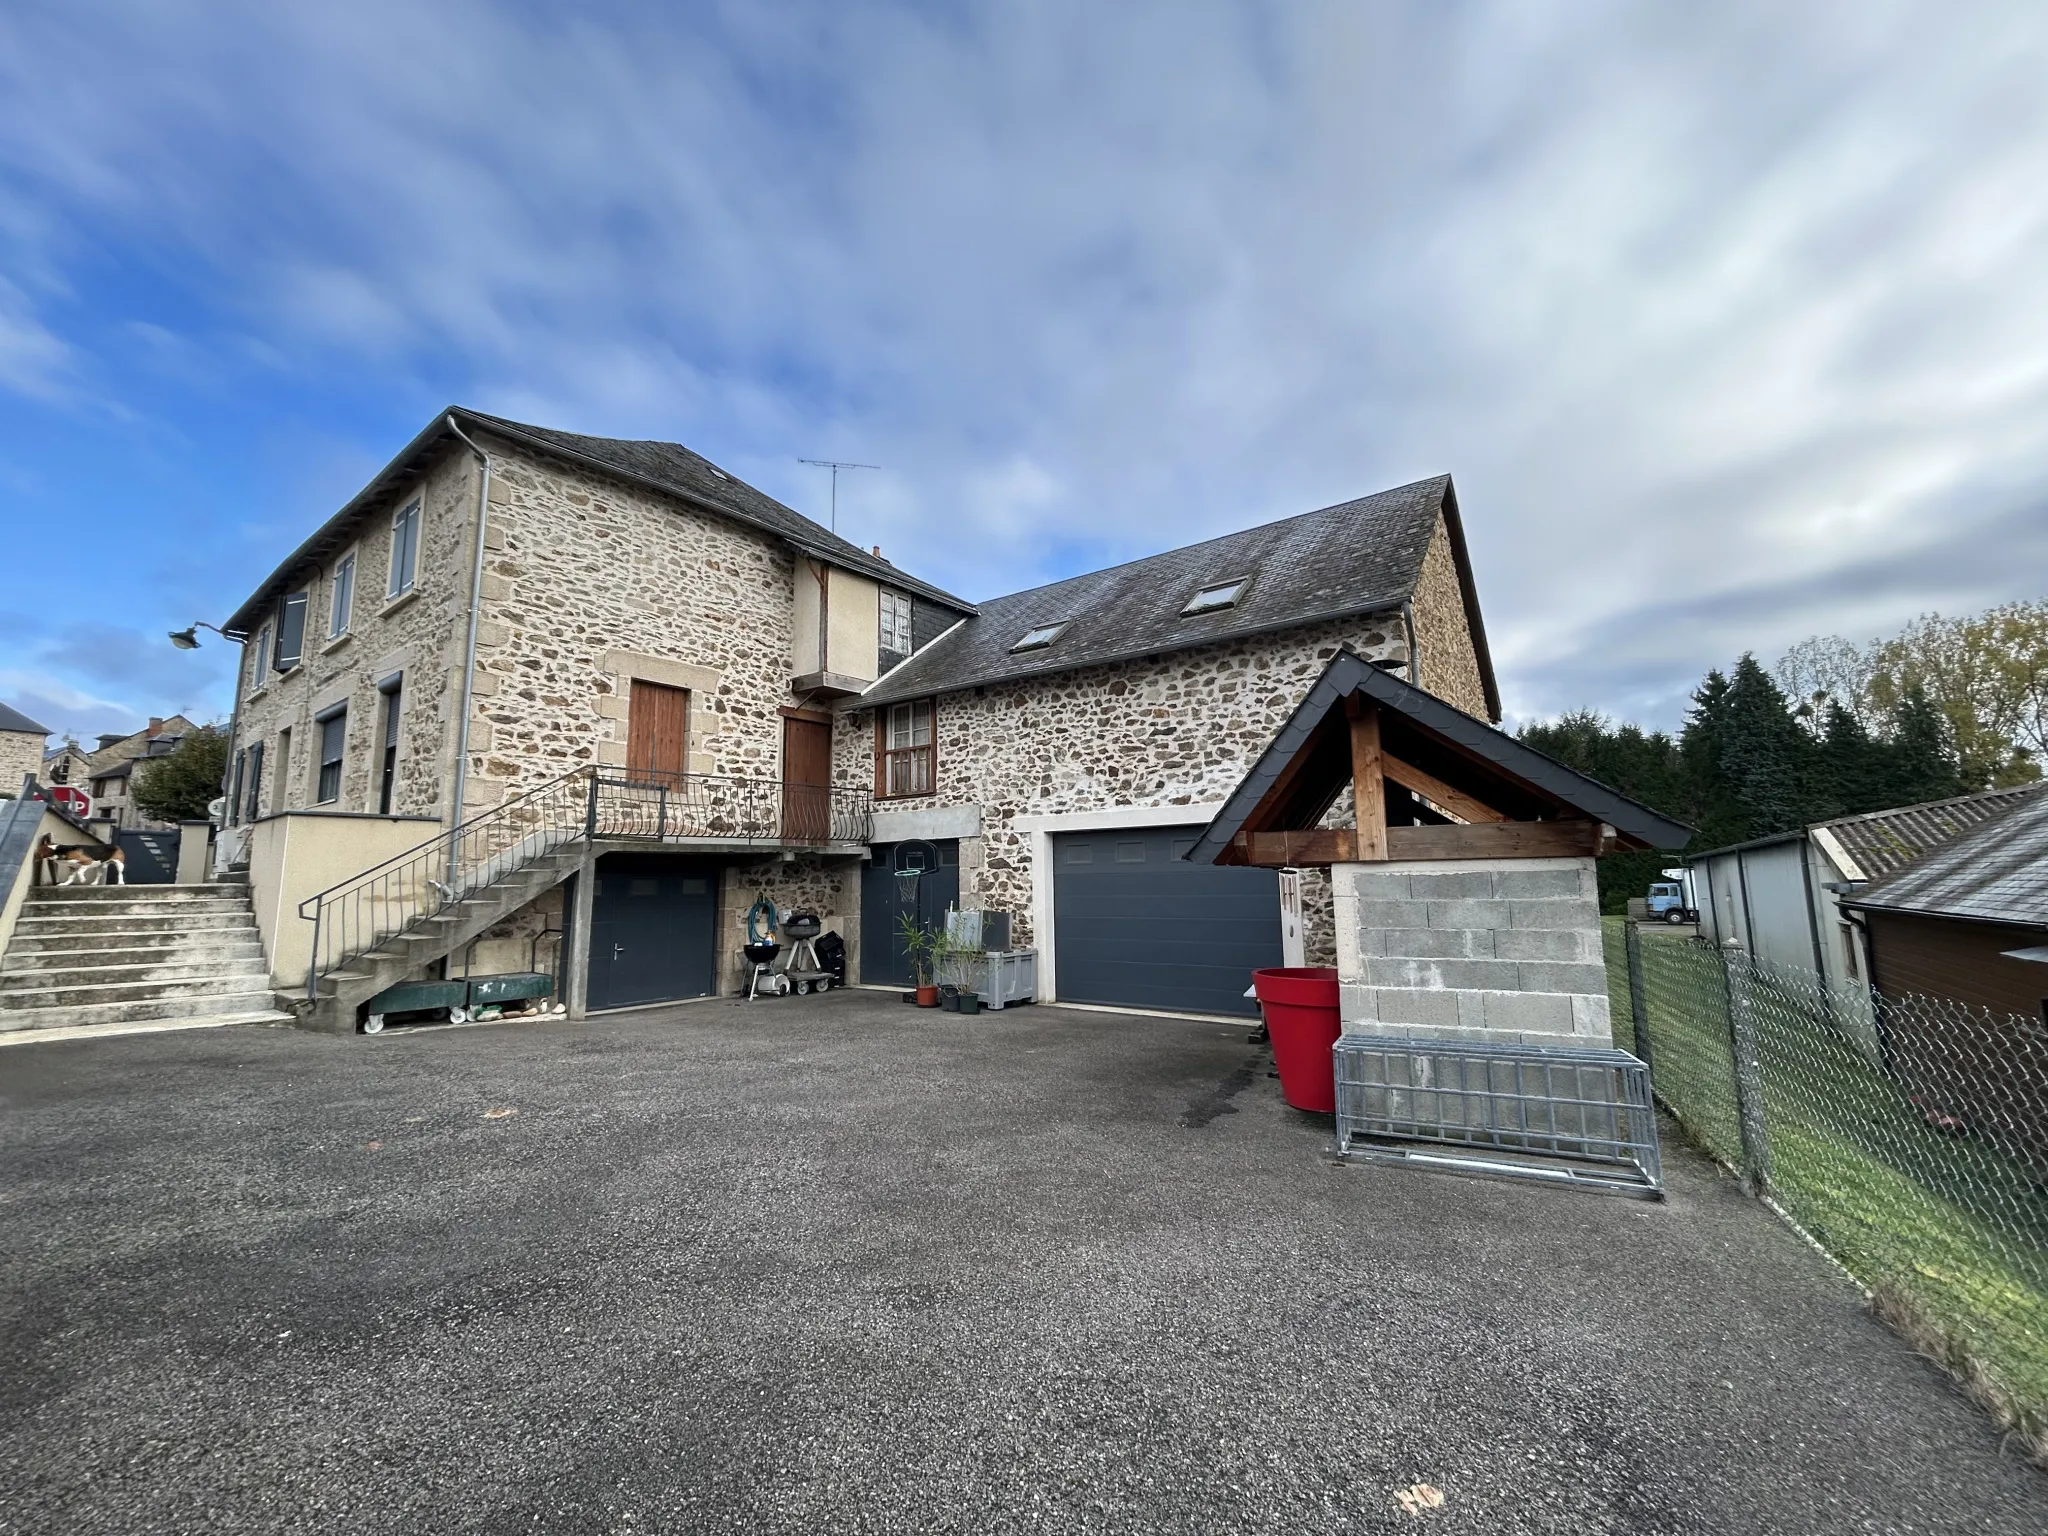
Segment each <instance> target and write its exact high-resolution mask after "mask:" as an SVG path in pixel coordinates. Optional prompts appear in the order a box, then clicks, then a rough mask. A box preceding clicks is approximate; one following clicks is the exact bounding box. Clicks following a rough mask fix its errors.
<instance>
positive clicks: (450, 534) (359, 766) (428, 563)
mask: <svg viewBox="0 0 2048 1536" xmlns="http://www.w3.org/2000/svg"><path fill="white" fill-rule="evenodd" d="M415 495H419V496H420V497H421V498H422V503H421V515H420V543H419V556H418V562H417V564H416V566H415V572H416V574H415V579H414V584H413V589H412V591H411V592H410V593H408V594H406V595H403V596H401V597H398V598H396V599H392V600H387V599H386V597H385V593H386V592H387V591H388V590H389V586H390V582H389V576H390V560H391V518H392V515H393V514H394V513H396V512H397V511H398V510H399V509H400V508H401V507H403V506H404V505H405V504H406V503H407V502H408V501H410V500H411V499H412V497H413V496H415ZM475 511H476V479H475V461H474V460H473V459H472V458H471V457H470V455H469V454H468V453H467V452H462V453H455V452H445V453H443V454H441V455H440V456H439V457H438V458H437V459H435V460H434V461H433V462H432V463H431V464H430V465H429V466H428V469H427V473H426V476H425V480H424V484H422V483H421V482H418V481H415V482H414V483H413V485H412V486H411V487H410V488H409V489H407V490H405V491H403V492H399V493H396V494H394V495H392V496H391V497H389V498H388V499H386V500H385V501H383V502H381V503H380V504H378V505H376V506H373V507H370V508H368V509H366V510H365V512H364V513H363V517H362V522H361V525H360V526H361V533H360V536H359V537H358V539H357V541H356V542H355V544H354V545H353V548H354V549H355V552H356V571H355V601H354V605H353V610H354V611H353V613H352V615H351V618H350V622H349V628H348V632H347V633H346V634H344V635H342V636H340V637H338V638H329V636H328V633H327V630H328V620H329V616H330V613H331V603H332V596H333V589H332V587H331V585H330V583H331V581H332V579H333V572H334V566H335V561H333V560H330V561H328V562H327V563H326V564H325V565H324V566H323V567H320V568H319V569H318V570H314V569H312V568H310V567H309V568H308V572H307V575H308V578H309V580H308V594H309V596H308V601H307V605H306V608H307V612H306V643H305V652H304V658H305V659H304V660H303V661H301V662H300V664H299V665H298V666H296V667H294V668H293V669H292V670H291V671H290V672H287V673H284V674H282V675H280V674H277V673H274V672H272V671H271V670H270V658H269V657H268V656H267V655H265V656H259V655H257V654H256V647H255V646H254V644H250V645H247V646H245V647H244V648H243V655H242V679H241V694H240V708H239V711H238V718H237V725H236V733H235V750H236V751H237V752H238V753H243V752H246V751H247V750H248V749H249V748H250V747H251V746H253V745H254V744H255V743H257V742H259V741H260V742H262V743H263V744H264V763H263V783H262V787H261V789H260V792H259V796H260V798H259V806H260V814H262V815H266V816H267V815H272V814H274V813H276V812H278V811H283V810H303V809H307V808H309V807H311V806H312V805H313V803H314V793H315V782H316V776H317V773H318V768H317V764H316V763H315V758H316V756H317V754H318V744H319V736H320V729H319V726H318V725H317V724H316V723H315V722H314V719H313V717H314V716H315V715H316V714H318V713H320V712H321V711H323V710H324V709H326V708H327V707H328V706H329V705H330V704H335V703H339V702H341V701H343V700H346V701H347V703H348V735H347V745H346V749H345V755H344V757H343V765H342V780H341V798H340V799H339V800H337V801H336V802H334V804H333V805H332V806H328V807H324V809H331V810H341V811H373V810H375V809H376V808H377V790H378V781H379V769H380V760H381V758H382V755H383V754H382V748H383V742H382V731H383V710H382V708H381V707H380V706H381V705H382V702H383V701H382V698H381V696H380V695H379V694H378V692H377V684H378V683H379V682H380V681H381V680H383V679H385V678H387V677H389V676H391V674H392V673H394V672H396V673H401V674H403V683H402V691H401V695H400V699H399V709H400V719H399V749H398V773H397V784H396V788H395V799H394V801H393V806H392V808H393V810H394V811H396V812H398V813H400V814H403V815H422V816H435V815H445V814H446V811H447V797H448V795H449V783H448V775H449V772H450V770H451V769H452V767H453V764H454V760H455V730H454V727H455V716H456V713H457V707H458V706H457V700H458V698H459V692H460V688H461V672H460V668H461V664H462V645H463V642H464V639H465V637H466V635H467V629H468V620H469V579H470V569H471V562H472V560H473V559H474V557H475V537H476V535H475V521H474V517H475ZM337 558H338V557H337ZM275 623H276V616H275V613H274V612H273V614H272V619H271V624H272V626H273V627H272V628H271V630H270V633H271V634H273V635H274V634H275V628H274V625H275ZM253 638H254V637H252V640H253ZM285 730H289V731H290V732H291V733H292V740H291V754H290V756H291V760H290V762H289V763H287V764H281V763H280V760H279V754H278V737H279V733H280V732H282V731H285ZM281 769H282V772H280V770H281ZM241 799H242V804H241V805H240V806H238V807H237V808H236V816H237V817H238V818H239V819H242V820H247V819H248V818H247V815H246V809H247V805H248V787H247V785H246V784H245V785H244V787H243V791H242V797H241Z"/></svg>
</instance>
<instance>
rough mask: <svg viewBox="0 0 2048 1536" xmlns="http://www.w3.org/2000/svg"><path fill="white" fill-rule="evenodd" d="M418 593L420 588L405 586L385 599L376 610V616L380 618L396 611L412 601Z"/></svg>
mask: <svg viewBox="0 0 2048 1536" xmlns="http://www.w3.org/2000/svg"><path fill="white" fill-rule="evenodd" d="M419 595H420V589H419V588H418V587H417V586H411V587H407V588H406V589H405V590H404V591H403V592H401V593H399V594H398V596H396V597H392V598H387V599H385V602H384V606H383V607H382V608H379V609H378V610H377V617H378V618H380V619H381V618H385V617H388V616H389V615H391V614H394V613H396V612H398V610H399V609H401V608H403V607H404V606H405V605H406V604H407V603H409V602H412V601H413V600H414V599H415V598H417V597H418V596H419Z"/></svg>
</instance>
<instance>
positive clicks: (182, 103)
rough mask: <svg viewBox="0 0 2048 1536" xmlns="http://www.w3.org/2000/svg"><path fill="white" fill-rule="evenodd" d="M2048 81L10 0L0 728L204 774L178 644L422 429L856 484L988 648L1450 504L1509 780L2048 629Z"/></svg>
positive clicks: (1787, 46) (1398, 20)
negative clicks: (438, 426) (1813, 686)
mask: <svg viewBox="0 0 2048 1536" xmlns="http://www.w3.org/2000/svg"><path fill="white" fill-rule="evenodd" d="M2044 83H2048V6H2043V5H2041V4H2039V3H2038V0H2014V3H1993V0H1942V3H1939V4H1891V3H1884V0H1845V3H1835V0H1802V3H1800V4H1799V5H1796V6H1786V5H1783V4H1780V3H1769V4H1750V3H1741V0H1721V3H1718V4H1715V5H1711V6H1676V5H1669V4H1663V3H1651V0H1640V3H1635V4H1620V3H1600V0H1556V3H1546V0H1509V3H1502V4H1481V3H1468V0H1415V3H1405V4H1404V3H1391V0H1389V3H1375V0H1344V3H1327V4H1324V3H1315V0H1296V3H1290V4H1288V5H1285V6H1271V5H1255V4H1231V3H1222V0H1166V3H1157V4H1154V3H1147V0H1125V3H1122V4H1119V5H1115V6H1104V5H1101V4H1090V3H1066V0H1046V3H1039V4H1033V5H1029V6H1019V5H996V4H990V5H985V6H978V5H949V4H941V3H938V0H913V3H904V4H880V3H876V4H862V3H852V0H824V3H810V0H783V3H779V4H777V5H774V6H762V5H759V4H752V3H732V4H720V3H716V0H700V3H694V4H690V5H682V6H679V5H674V4H652V3H649V4H635V3H624V0H621V3H614V4H609V5H602V6H591V5H579V6H560V7H552V8H550V7H539V6H531V5H522V4H516V3H505V0H500V3H493V4H483V3H469V0H350V3H349V4H347V5H342V6H336V5H313V4H298V3H280V0H262V3H254V0H210V3H209V4H207V5H205V6H191V5H183V4H171V3H166V0H158V3H144V0H98V3H93V4H76V5H45V4H36V3H31V0H0V539H4V541H5V545H6V547H7V548H8V549H9V550H10V551H11V552H12V554H11V558H10V559H9V560H8V562H7V563H8V565H9V566H10V567H12V569H13V570H14V571H15V572H16V573H17V574H16V579H14V580H11V581H7V582H5V583H4V584H0V700H5V701H6V702H8V703H11V704H13V705H14V706H15V707H17V708H19V709H22V710H24V711H25V712H27V713H29V714H30V715H31V716H33V717H35V718H37V719H38V720H40V721H41V722H42V723H44V724H47V725H50V726H52V727H54V728H56V729H57V730H59V731H60V732H61V731H71V732H74V733H78V734H81V735H87V734H90V733H93V732H97V731H102V730H113V729H123V730H125V729H130V728H132V727H133V726H134V725H136V724H138V723H139V722H140V721H141V720H142V719H143V718H144V717H146V716H148V715H152V714H162V715H167V714H170V713H172V712H173V711H179V710H182V711H183V712H185V713H187V714H192V715H195V716H199V717H206V716H224V715H225V714H226V712H227V711H228V709H229V708H230V706H231V703H232V685H231V673H232V666H231V662H232V651H231V649H230V648H229V647H227V646H225V645H224V644H222V643H220V642H218V641H216V640H215V639H214V637H213V636H210V635H206V634H204V632H202V639H203V640H204V641H206V642H207V643H206V644H205V645H204V646H203V647H202V649H201V650H199V651H197V652H179V651H176V650H174V649H172V648H171V647H170V646H169V645H168V644H167V643H166V641H165V640H164V638H163V637H164V635H165V632H166V631H168V630H170V629H172V628H176V627H181V626H183V625H185V624H187V623H189V622H191V621H192V620H194V619H206V620H210V621H212V622H215V623H219V622H223V621H224V620H225V619H226V617H227V615H228V614H229V613H230V612H231V611H232V610H233V609H234V608H235V606H236V605H237V604H238V602H239V601H240V600H241V599H242V598H243V597H244V596H246V595H247V593H248V592H249V591H250V590H251V589H252V588H253V587H254V586H255V585H256V584H257V582H258V581H259V580H260V579H261V578H262V577H263V576H264V575H265V574H266V573H267V572H268V571H269V570H270V569H271V568H272V567H273V566H274V565H275V564H276V563H277V562H278V561H279V560H280V559H281V558H282V557H283V556H284V555H285V554H286V553H287V552H288V551H289V550H290V549H291V548H292V546H293V545H295V544H296V543H297V542H298V541H299V539H300V538H301V537H303V536H304V535H305V534H306V533H307V532H309V531H310V530H311V529H312V527H313V526H315V525H316V524H317V523H318V522H320V521H321V520H322V519H324V518H325V517H326V516H327V515H329V514H330V513H331V512H332V511H334V510H335V509H336V508H337V507H338V506H340V505H341V504H342V503H343V502H344V501H346V500H347V499H348V497H349V496H350V495H351V494H353V492H354V491H355V490H357V489H358V488H359V487H360V486H361V485H362V484H363V482H364V481H366V480H367V479H368V478H369V477H370V475H371V474H372V473H374V472H375V470H376V469H377V468H378V467H379V466H381V465H382V464H383V463H384V462H385V461H386V460H388V459H389V458H390V457H391V456H392V455H393V454H394V453H395V452H396V451H397V450H398V449H399V448H400V447H401V446H402V445H403V444H404V443H405V442H406V441H407V440H408V439H409V438H410V437H411V436H412V435H413V434H414V433H415V432H417V431H418V430H419V429H420V428H421V427H423V426H424V425H425V424H426V423H427V422H428V421H429V420H430V419H431V418H432V417H433V415H434V414H435V413H436V412H437V411H438V410H439V409H441V408H442V407H444V406H446V405H447V404H450V403H461V404H465V405H469V406H473V407H476V408H478V409H481V410H485V411H491V412H495V413H498V414H502V415H506V416H510V417H514V418H517V419H521V420H526V421H532V422H538V423H541V424H544V425H548V426H554V427H561V428H567V429H571V430H575V431H581V432H591V433H597V434H601V435H607V436H617V437H659V438H667V439H671V440H676V441H681V442H684V443H687V444H689V445H690V446H691V447H693V448H695V449H696V450H697V451H699V452H700V453H703V454H705V455H706V456H707V457H709V458H711V459H713V460H714V461H716V462H718V463H719V464H721V465H723V466H724V467H725V468H726V469H728V470H729V471H731V472H733V473H735V474H737V475H740V476H741V477H742V478H744V479H746V480H749V481H751V482H752V483H754V484H755V485H758V486H759V487H761V488H762V489H763V490H765V491H767V492H769V493H770V494H772V495H775V496H777V497H779V498H781V499H782V500H784V501H786V502H788V503H790V504H791V505H793V506H795V507H797V508H799V509H800V510H803V511H806V512H809V513H811V514H812V515H814V516H819V517H823V516H824V515H825V511H826V498H827V482H826V478H825V472H824V471H822V470H818V469H813V468H809V467H806V466H804V465H801V464H799V463H798V462H797V461H798V459H800V458H805V457H809V458H841V459H853V460H860V461H864V462H869V463H874V464H878V465H880V466H882V467H881V468H880V469H879V470H874V471H857V472H852V473H850V474H849V475H847V476H846V477H845V478H844V479H843V480H842V483H841V486H840V500H839V527H840V531H841V532H842V533H845V534H846V535H847V536H848V537H850V538H853V539H854V540H856V541H857V542H859V543H861V544H880V545H881V546H882V548H883V551H884V553H885V554H886V555H888V556H889V557H890V558H891V559H893V560H895V561H896V562H897V563H898V564H899V565H901V566H903V567H904V568H906V569H908V570H911V571H913V572H915V573H917V574H919V575H922V576H925V577H926V578H927V579H930V580H933V581H935V582H937V583H939V584H940V585H942V586H945V587H947V588H949V589H950V590H953V591H955V592H958V593H960V594H961V595H963V596H966V597H969V598H981V597H988V596H992V595H995V594H996V593H998V592H1003V591H1010V590H1014V589H1016V588H1018V587H1023V586H1028V585H1032V584H1035V583H1037V582H1040V581H1046V580H1052V579H1056V578H1058V577H1061V576H1065V575H1070V574H1073V573H1074V572H1077V571H1080V570H1085V569H1088V568H1091V567H1094V566H1097V565H1101V564H1106V563H1110V562H1114V561H1118V560H1124V559H1129V558H1133V557H1135V556H1139V555H1143V554H1148V553H1152V552H1154V551H1157V550H1161V549H1166V548H1171V547H1173V546H1175V545H1179V544H1184V543H1188V542H1191V541H1193V540H1196V539H1199V538H1204V537H1209V536H1212V535H1215V534H1219V533H1224V532H1229V531H1231V530H1234V529H1238V528H1244V527H1249V526H1251V525H1253V524H1256V523H1259V522H1264V521H1267V520H1270V519H1273V518H1277V517H1284V516H1288V515H1291V514H1294V513H1298V512H1304V511H1309V510H1311V509H1314V508H1317V507H1321V506H1325V505H1328V504H1331V503H1334V502H1337V501H1342V500H1345V499H1348V498H1351V497H1354V496H1358V495H1362V494H1365V493H1367V492H1370V491H1374V490H1378V489H1382V488H1385V487H1388V486H1393V485H1398V484H1402V483H1405V482H1408V481H1411V480H1415V479H1418V478H1421V477H1423V476H1427V475H1433V474H1438V473H1444V472H1448V473H1450V474H1451V475H1453V476H1454V477H1455V480H1456V482H1457V486H1458V493H1459V500H1460V504H1461V506H1462V508H1463V512H1464V516H1465V520H1466V528H1467V537H1468V540H1469V543H1470V546H1471V552H1472V559H1473V564H1474V568H1475V573H1476V576H1477V580H1478V589H1479V594H1480V600H1481V603H1482V606H1483V608H1484V611H1485V617H1486V623H1487V630H1488V634H1489V636H1490V639H1491V643H1492V649H1493V655H1494V658H1495V662H1496V665H1497V667H1498V669H1499V672H1500V676H1501V682H1502V688H1503V693H1504V695H1505V703H1506V706H1507V710H1508V713H1509V716H1510V719H1511V720H1520V719H1527V718H1530V717H1534V716H1540V715H1545V714H1550V713H1554V712H1556V711H1559V710H1562V709H1567V708H1572V707H1578V706H1591V707H1595V708H1598V709H1601V710H1603V711H1606V712H1607V713H1609V714H1612V715H1615V716H1618V717H1623V718H1631V719H1636V720H1640V721H1643V722H1645V723H1646V724H1652V725H1660V726H1674V725H1676V724H1678V723H1679V721H1680V720H1681V719H1682V716H1683V713H1684V709H1685V705H1686V700H1687V695H1688V694H1689V692H1690V690H1691V689H1692V688H1693V687H1694V686H1695V685H1696V684H1697V682H1698V679H1699V678H1700V676H1701V675H1702V674H1703V673H1704V672H1705V670H1706V669H1707V668H1708V667H1710V666H1726V665H1728V664H1730V663H1731V662H1732V661H1733V660H1734V659H1735V658H1736V657H1737V656H1738V655H1740V654H1741V653H1742V652H1743V651H1745V650H1749V651H1754V652H1755V653H1757V654H1758V655H1759V656H1760V657H1761V658H1763V659H1765V660H1766V661H1767V662H1768V661H1770V660H1772V659H1774V658H1775V657H1776V656H1777V655H1778V654H1779V653H1780V652H1782V651H1783V649H1784V648H1785V647H1786V646H1787V645H1788V644H1790V643H1791V642H1793V641H1796V640H1798V639H1800V638H1803V637H1804V636H1807V635H1810V634H1814V633H1841V634H1845V635H1848V636H1850V637H1851V638H1859V639H1860V638H1868V637H1870V636H1873V635H1876V634H1879V633H1883V632H1887V631H1889V630H1892V629H1895V628H1897V627H1898V626H1899V625H1901V624H1902V623H1904V622H1905V621H1906V620H1908V619H1911V618H1912V617H1914V616H1915V615H1917V614H1919V613H1922V612H1925V611H1930V610H1939V611H1942V612H1965V611H1971V610H1975V609H1980V608H1983V607H1986V606H1989V605H1991V604H1994V603H1997V602H2001V601H2005V600H2009V599H2014V598H2037V597H2041V596H2043V595H2048V88H2044ZM30 549H34V550H35V551H37V553H36V554H35V555H34V556H30V555H29V554H28V553H27V551H28V550H30ZM51 551H57V552H59V555H60V558H58V559H54V560H53V559H51V558H49V554H50V552H51Z"/></svg>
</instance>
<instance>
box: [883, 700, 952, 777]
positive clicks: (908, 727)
mask: <svg viewBox="0 0 2048 1536" xmlns="http://www.w3.org/2000/svg"><path fill="white" fill-rule="evenodd" d="M920 712H922V719H920V718H919V716H920ZM899 722H901V725H902V730H901V732H900V733H899V731H898V723H899ZM938 723H939V709H938V704H937V701H935V700H932V699H909V700H906V701H905V702H903V703H901V704H889V705H885V706H883V714H882V772H881V794H880V797H879V798H881V799H884V800H907V799H912V798H914V797H916V796H918V795H929V794H931V793H933V792H934V791H935V790H936V789H937V788H938V780H939V773H938V768H939V764H938V756H939V750H938V741H937V735H938ZM919 751H922V752H923V753H924V756H923V758H922V759H921V760H920V759H919V758H917V757H915V756H913V755H912V754H914V753H917V752H919ZM899 754H902V757H901V761H902V763H903V767H904V776H905V781H906V784H907V785H908V787H906V788H902V789H899V788H897V787H896V783H895V774H894V769H895V766H896V763H897V761H898V755H899ZM920 761H921V762H922V766H923V772H922V774H920V773H919V771H918V764H919V763H920ZM920 778H922V780H923V782H922V783H921V784H920V783H919V782H918V780H919V779H920Z"/></svg>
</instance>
